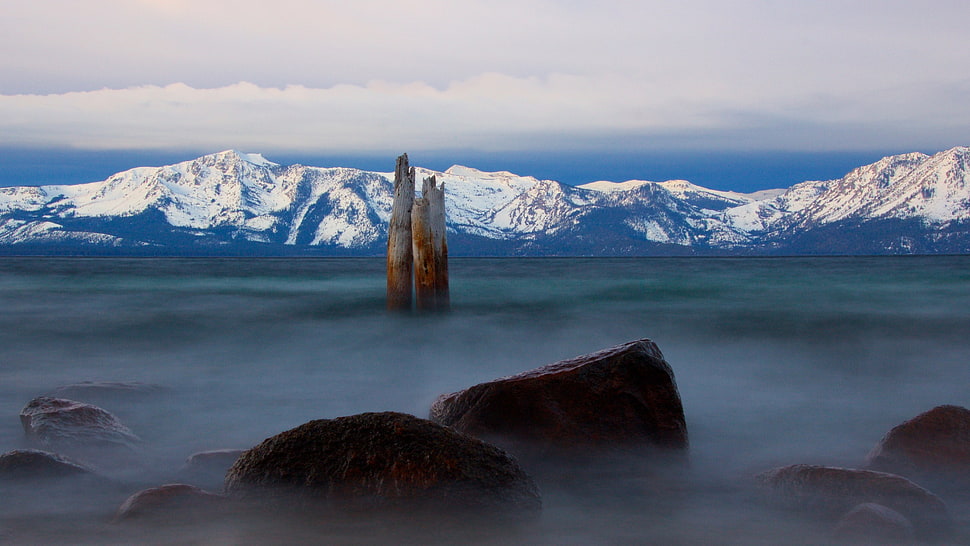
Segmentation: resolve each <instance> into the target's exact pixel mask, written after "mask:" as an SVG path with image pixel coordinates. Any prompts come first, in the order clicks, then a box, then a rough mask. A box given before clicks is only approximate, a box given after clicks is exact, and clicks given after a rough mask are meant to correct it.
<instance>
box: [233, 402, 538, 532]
mask: <svg viewBox="0 0 970 546" xmlns="http://www.w3.org/2000/svg"><path fill="white" fill-rule="evenodd" d="M226 493H227V494H228V495H229V496H230V497H231V498H235V499H243V500H254V501H257V502H262V503H269V504H277V505H286V506H289V507H296V508H304V509H308V508H309V509H319V508H326V507H329V508H338V509H349V510H359V509H365V510H366V509H404V510H411V509H430V510H433V511H436V512H441V511H445V512H456V511H457V512H461V513H466V511H473V512H475V513H487V514H509V515H513V516H529V517H531V516H533V515H535V514H536V513H537V512H538V510H539V508H540V506H541V501H540V498H539V493H538V490H537V488H536V486H535V484H534V483H533V481H532V479H531V478H529V476H528V475H526V474H525V472H523V471H522V469H521V468H519V466H518V464H517V463H516V462H515V460H514V459H512V458H511V457H510V456H508V455H507V454H506V453H505V452H503V451H502V450H500V449H498V448H496V447H494V446H491V445H489V444H486V443H484V442H482V441H480V440H477V439H475V438H471V437H469V436H465V435H463V434H460V433H458V432H456V431H454V430H452V429H449V428H446V427H443V426H441V425H438V424H435V423H432V422H431V421H427V420H424V419H419V418H417V417H414V416H411V415H405V414H401V413H393V412H388V413H364V414H360V415H353V416H349V417H339V418H336V419H320V420H315V421H310V422H308V423H305V424H303V425H301V426H299V427H297V428H294V429H291V430H288V431H286V432H283V433H280V434H278V435H276V436H273V437H272V438H269V439H267V440H265V441H263V442H262V443H261V444H259V445H257V446H256V447H254V448H252V449H250V450H248V451H246V452H245V453H243V454H242V456H240V457H239V459H238V460H237V461H236V462H235V464H233V466H232V468H230V469H229V472H228V473H227V475H226Z"/></svg>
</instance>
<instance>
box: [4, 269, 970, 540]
mask: <svg viewBox="0 0 970 546" xmlns="http://www.w3.org/2000/svg"><path fill="white" fill-rule="evenodd" d="M383 268H384V264H383V261H382V260H380V259H347V258H340V259H177V258H165V259H148V258H140V259H121V258H2V259H0V310H2V312H0V451H7V450H11V449H16V448H21V447H24V445H25V444H24V440H23V432H22V430H21V428H20V424H19V421H18V419H17V415H18V413H19V411H20V409H21V408H22V407H23V405H24V404H26V402H27V401H29V400H30V399H32V398H33V397H35V396H38V395H40V394H43V393H46V392H49V391H51V390H52V389H54V388H56V387H58V386H60V385H65V384H70V383H76V382H79V381H91V380H101V381H138V382H145V383H151V384H157V385H162V386H164V387H166V388H167V389H168V391H167V392H168V393H169V394H167V395H166V396H164V397H161V398H158V399H157V400H154V399H152V400H146V401H142V402H137V403H132V405H131V406H129V407H124V408H119V409H117V410H115V409H114V408H109V409H112V410H114V411H116V412H117V413H118V414H119V415H120V416H121V417H123V418H124V419H125V420H126V422H127V423H128V424H129V425H130V426H131V428H132V429H133V430H134V431H135V433H136V434H138V435H140V436H141V437H142V438H143V439H145V441H146V446H147V447H146V451H147V455H146V456H147V457H149V458H150V460H151V464H150V470H148V471H146V470H144V469H141V470H139V476H138V479H139V480H140V481H142V482H144V483H149V484H150V483H154V482H158V483H164V482H165V480H168V479H170V478H171V476H172V474H173V472H174V469H176V468H178V466H179V465H180V464H181V462H182V461H183V460H184V459H185V457H186V456H188V455H189V454H191V453H193V452H196V451H202V450H209V449H221V448H246V447H250V446H252V445H254V444H255V443H258V442H259V441H261V440H262V439H264V438H266V437H268V436H271V435H273V434H276V433H278V432H280V431H283V430H286V429H288V428H292V427H294V426H297V425H299V424H302V423H303V422H305V421H308V420H310V419H317V418H329V417H337V416H341V415H349V414H353V413H359V412H364V411H383V410H394V411H403V412H407V413H412V414H415V415H419V416H426V415H427V412H428V408H429V407H430V405H431V402H432V401H433V400H434V399H435V397H437V396H438V395H439V394H441V393H446V392H452V391H455V390H458V389H461V388H464V387H467V386H470V385H472V384H475V383H477V382H481V381H487V380H490V379H494V378H497V377H501V376H505V375H510V374H513V373H517V372H520V371H524V370H527V369H530V368H534V367H537V366H540V365H543V364H547V363H551V362H554V361H557V360H560V359H564V358H569V357H573V356H576V355H580V354H585V353H589V352H593V351H596V350H599V349H602V348H605V347H609V346H612V345H615V344H618V343H623V342H626V341H630V340H633V339H638V338H650V339H653V340H654V341H655V342H656V343H657V344H658V345H659V347H660V348H661V350H662V351H663V352H664V354H665V356H666V358H667V360H668V361H669V362H670V364H671V366H672V367H673V369H674V372H675V374H676V378H677V382H678V386H679V388H680V392H681V395H682V398H683V402H684V407H685V412H686V416H687V421H688V429H689V434H690V440H691V461H692V473H693V474H694V479H695V481H696V483H697V484H701V485H699V486H697V489H696V491H694V493H693V496H692V497H691V498H692V500H691V501H690V502H689V503H688V504H687V507H686V508H684V509H683V510H680V511H676V510H675V511H674V513H673V514H666V515H665V516H664V518H663V522H662V523H661V522H659V521H657V520H656V519H653V518H652V517H651V516H650V515H649V514H645V513H643V512H642V511H639V510H637V509H636V507H635V506H627V505H626V504H624V503H620V507H617V505H616V504H614V503H592V505H594V506H610V509H609V510H608V511H605V510H606V509H599V510H597V509H595V508H591V506H590V504H587V503H586V502H585V501H582V500H579V499H574V498H568V497H565V498H552V499H547V500H546V510H545V513H544V516H543V520H542V522H540V524H539V527H538V528H537V529H532V530H530V531H528V534H527V535H523V536H522V537H519V538H520V539H521V540H518V541H516V542H522V541H528V542H539V543H550V544H553V543H564V542H567V543H573V544H602V543H609V542H624V541H633V542H651V541H662V542H669V541H671V540H673V541H675V542H682V543H695V542H699V541H703V540H705V537H711V536H718V537H720V538H721V539H722V540H721V542H722V543H738V544H741V543H749V544H750V543H759V542H763V543H771V542H772V540H775V539H777V536H774V535H771V533H769V532H768V530H769V529H773V527H771V524H770V523H765V522H766V521H768V519H766V518H768V516H766V515H765V514H761V513H751V512H749V511H744V512H740V513H739V512H738V508H737V505H736V503H735V502H734V501H733V500H731V498H732V497H731V495H732V494H733V493H731V492H732V491H741V490H742V489H743V488H744V484H745V483H746V480H748V479H749V477H750V476H751V475H752V474H754V473H757V472H760V471H762V470H767V469H768V468H772V467H774V466H780V465H786V464H792V463H816V464H837V465H841V466H858V465H860V464H861V461H862V459H863V458H864V457H865V455H866V453H867V452H868V450H869V449H870V448H871V447H872V446H873V445H874V444H875V443H876V442H877V441H878V440H879V439H880V438H881V437H882V435H883V434H885V432H886V431H888V430H889V429H890V428H891V427H892V426H894V425H896V424H898V423H900V422H902V421H904V420H906V419H909V418H911V417H913V416H915V415H917V414H918V413H921V412H923V411H926V410H928V409H930V408H932V407H934V406H936V405H940V404H957V405H962V406H970V390H968V389H967V386H968V385H970V366H968V357H970V336H968V332H970V257H966V256H952V257H946V256H944V257H878V258H764V259H762V258H637V259H601V258H598V259H581V258H564V259H556V258H543V259H453V260H452V262H451V287H452V305H453V309H452V311H451V312H450V313H448V314H444V315H411V316H402V315H394V314H388V313H386V312H385V311H384V278H383V275H384V269H383ZM4 416H5V417H4ZM119 479H130V476H124V475H121V476H119ZM725 491H727V492H728V493H725ZM604 494H606V493H604ZM738 494H740V493H738ZM607 495H608V494H607ZM724 495H727V500H725V498H724ZM587 500H588V499H587ZM11 517H12V516H10V515H6V516H5V515H3V514H0V537H2V536H3V535H2V531H3V522H4V521H5V518H6V519H9V518H11ZM17 521H21V520H17ZM71 521H75V520H71ZM85 521H87V523H84V524H82V527H83V528H84V529H85V532H86V533H88V535H89V536H90V541H91V542H92V543H97V542H100V541H103V540H105V536H106V535H104V534H103V531H101V530H100V527H98V526H97V525H95V524H94V523H91V521H88V520H85ZM92 521H93V520H92ZM727 521H730V524H728V523H726V522H727ZM7 523H8V526H12V527H13V528H14V529H19V528H20V527H22V525H20V524H18V523H17V522H16V521H15V522H13V523H10V522H9V521H8V522H7ZM18 525H20V526H18ZM65 525H67V524H65ZM725 525H727V526H728V527H729V528H730V529H732V531H731V533H732V534H729V535H723V534H722V533H721V530H722V529H723V528H724V527H725ZM782 529H784V528H783V527H782ZM18 532H22V533H23V532H26V531H18ZM37 532H38V533H40V534H39V535H37V536H39V537H40V538H43V539H47V540H49V541H51V542H57V541H58V540H59V539H58V538H57V537H55V536H54V535H50V536H44V535H43V533H41V532H40V531H37ZM779 532H780V531H779ZM15 536H19V535H15ZM23 536H30V537H33V538H36V537H35V536H33V535H29V534H28V535H23ZM806 537H807V538H806V539H805V540H806V541H807V542H806V543H810V542H811V540H809V539H810V538H812V537H813V535H811V534H808V535H806ZM75 538H77V537H75ZM526 539H527V540H526ZM796 542H797V541H796Z"/></svg>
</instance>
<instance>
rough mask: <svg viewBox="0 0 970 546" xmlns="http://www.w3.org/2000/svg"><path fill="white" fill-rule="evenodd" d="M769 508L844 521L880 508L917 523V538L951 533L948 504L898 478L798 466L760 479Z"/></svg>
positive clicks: (844, 469)
mask: <svg viewBox="0 0 970 546" xmlns="http://www.w3.org/2000/svg"><path fill="white" fill-rule="evenodd" d="M758 480H759V482H760V484H761V486H762V488H763V492H764V493H765V497H766V500H767V501H768V503H769V504H771V505H774V506H779V507H783V508H789V509H795V510H801V511H807V512H812V513H817V514H821V515H824V516H828V517H832V518H833V519H834V518H838V517H839V516H841V515H842V514H845V513H846V512H848V511H849V510H851V509H852V508H854V507H855V506H858V505H860V504H865V503H876V504H880V505H883V506H886V507H889V508H891V509H893V510H895V511H897V512H899V513H900V514H902V515H903V516H905V517H906V518H907V519H909V521H911V522H912V524H913V527H914V529H915V530H916V534H917V536H919V537H923V538H939V537H942V536H946V535H947V534H949V533H950V531H951V528H952V520H951V519H950V515H949V513H948V512H947V508H946V504H944V503H943V501H942V500H940V499H939V497H937V496H936V495H934V494H932V493H930V492H929V491H927V490H926V489H923V488H922V487H920V486H918V485H916V484H915V483H913V482H911V481H909V480H907V479H906V478H903V477H901V476H896V475H893V474H886V473H883V472H873V471H869V470H854V469H846V468H834V467H827V466H814V465H792V466H786V467H782V468H776V469H774V470H770V471H768V472H765V473H763V474H761V475H759V476H758Z"/></svg>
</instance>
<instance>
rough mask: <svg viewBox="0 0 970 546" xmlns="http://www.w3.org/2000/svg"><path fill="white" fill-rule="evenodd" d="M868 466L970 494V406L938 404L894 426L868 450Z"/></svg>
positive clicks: (948, 489)
mask: <svg viewBox="0 0 970 546" xmlns="http://www.w3.org/2000/svg"><path fill="white" fill-rule="evenodd" d="M866 468H869V469H871V470H877V471H882V472H891V473H893V474H899V475H901V476H906V477H907V478H910V479H913V480H915V481H918V482H920V483H926V484H928V485H932V487H933V488H934V489H937V488H940V489H941V490H946V491H953V490H964V495H966V496H967V497H970V491H966V490H967V489H970V410H968V409H967V408H964V407H960V406H950V405H945V406H937V407H935V408H933V409H931V410H929V411H927V412H925V413H922V414H920V415H918V416H916V417H914V418H913V419H910V420H909V421H906V422H905V423H902V424H900V425H897V426H896V427H893V428H892V430H890V431H889V432H888V433H887V434H886V435H885V436H884V437H883V438H882V440H881V441H880V442H879V443H878V444H877V445H876V446H875V447H874V448H873V449H872V451H870V452H869V455H868V456H867V457H866Z"/></svg>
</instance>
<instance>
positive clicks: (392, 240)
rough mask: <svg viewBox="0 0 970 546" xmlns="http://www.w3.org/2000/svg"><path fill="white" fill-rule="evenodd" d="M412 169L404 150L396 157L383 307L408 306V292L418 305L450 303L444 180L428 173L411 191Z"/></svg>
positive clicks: (430, 308)
mask: <svg viewBox="0 0 970 546" xmlns="http://www.w3.org/2000/svg"><path fill="white" fill-rule="evenodd" d="M414 177H415V174H414V169H413V168H410V167H408V156H407V154H404V155H402V156H400V157H398V158H397V167H396V168H395V173H394V204H393V206H392V208H391V221H390V225H389V226H388V237H387V308H388V309H389V310H392V311H400V310H409V309H411V302H412V276H413V285H414V290H413V295H414V299H415V300H416V302H417V308H418V310H421V311H436V310H437V311H440V310H447V309H448V308H450V306H451V296H450V291H449V284H448V242H447V239H446V232H445V186H444V183H443V182H442V184H441V185H440V186H439V185H438V183H437V180H436V179H435V177H434V176H431V177H428V178H425V179H424V180H423V182H422V188H421V197H419V198H415V197H414Z"/></svg>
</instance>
